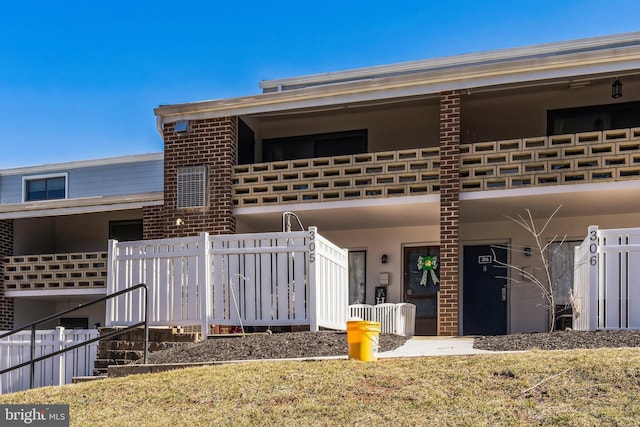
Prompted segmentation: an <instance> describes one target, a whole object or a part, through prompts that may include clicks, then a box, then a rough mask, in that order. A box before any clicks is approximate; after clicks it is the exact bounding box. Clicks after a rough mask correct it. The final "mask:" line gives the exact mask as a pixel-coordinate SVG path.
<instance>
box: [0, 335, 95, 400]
mask: <svg viewBox="0 0 640 427" xmlns="http://www.w3.org/2000/svg"><path fill="white" fill-rule="evenodd" d="M97 337H98V330H97V329H65V328H63V327H57V328H56V329H55V330H37V331H36V340H35V357H36V358H37V357H41V356H45V355H47V354H49V353H53V352H54V351H58V350H63V349H64V348H66V347H70V346H72V345H75V344H79V343H81V342H84V341H87V340H90V339H93V338H97ZM97 351H98V343H97V342H94V343H91V344H88V345H86V346H83V347H79V348H76V349H74V350H70V351H68V352H66V353H62V354H59V355H57V356H53V357H50V358H49V359H45V360H42V361H40V362H36V363H35V364H34V367H35V372H34V373H35V375H34V384H33V385H34V387H43V386H50V385H63V384H69V383H71V379H72V377H76V376H89V375H93V362H94V361H95V359H96V353H97ZM29 360H31V331H22V332H18V333H16V334H14V335H11V336H8V337H5V338H3V339H1V340H0V370H3V369H7V368H10V367H11V366H15V365H19V364H21V363H24V362H28V361H29ZM30 369H31V367H30V366H29V365H27V366H25V367H23V368H19V369H15V370H13V371H10V372H7V373H4V374H2V375H0V392H1V393H14V392H17V391H21V390H28V389H29V383H30Z"/></svg>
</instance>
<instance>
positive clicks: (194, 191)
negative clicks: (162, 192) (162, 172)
mask: <svg viewBox="0 0 640 427" xmlns="http://www.w3.org/2000/svg"><path fill="white" fill-rule="evenodd" d="M177 178H178V194H177V198H178V208H203V207H206V206H207V167H206V166H191V167H184V168H180V169H178V177H177Z"/></svg>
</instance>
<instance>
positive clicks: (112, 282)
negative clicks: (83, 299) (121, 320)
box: [104, 239, 118, 328]
mask: <svg viewBox="0 0 640 427" xmlns="http://www.w3.org/2000/svg"><path fill="white" fill-rule="evenodd" d="M117 244H118V241H117V240H114V239H110V240H109V246H108V256H107V295H110V294H112V293H114V292H116V290H117V289H116V277H117V273H116V270H117V268H116V262H117V261H116V259H115V257H116V254H117V252H116V245H117ZM115 304H116V301H113V300H111V299H109V300H107V301H105V314H104V317H105V319H104V326H105V327H107V328H110V327H111V326H112V325H113V320H114V319H113V318H114V317H115V316H114V309H115V307H114V306H115Z"/></svg>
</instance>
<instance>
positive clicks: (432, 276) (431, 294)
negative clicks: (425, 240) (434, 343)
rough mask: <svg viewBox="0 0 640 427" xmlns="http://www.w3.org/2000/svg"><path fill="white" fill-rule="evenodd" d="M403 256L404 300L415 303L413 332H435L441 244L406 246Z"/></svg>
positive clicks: (436, 331) (427, 333) (435, 333)
mask: <svg viewBox="0 0 640 427" xmlns="http://www.w3.org/2000/svg"><path fill="white" fill-rule="evenodd" d="M403 259H404V285H403V286H404V293H403V294H404V301H405V302H409V303H411V304H414V305H415V306H416V335H437V334H438V290H439V289H440V262H439V261H440V247H439V246H413V247H405V248H404V254H403Z"/></svg>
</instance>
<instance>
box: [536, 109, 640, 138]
mask: <svg viewBox="0 0 640 427" xmlns="http://www.w3.org/2000/svg"><path fill="white" fill-rule="evenodd" d="M638 126H640V102H624V103H620V104H608V105H594V106H590V107H578V108H563V109H560V110H550V111H548V112H547V134H548V135H561V134H566V133H579V132H591V131H602V130H609V129H624V128H633V127H638Z"/></svg>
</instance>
